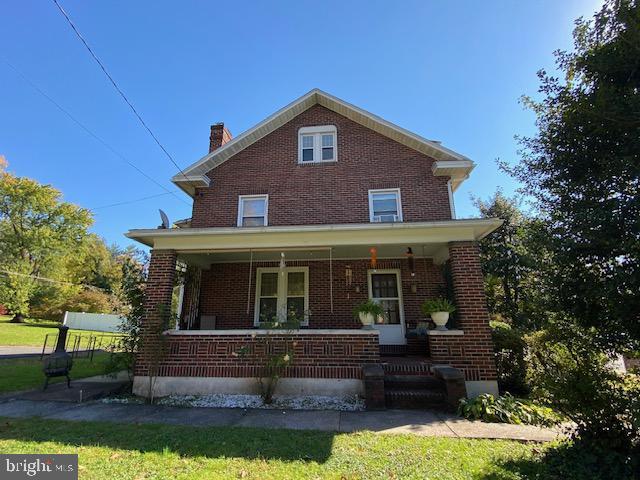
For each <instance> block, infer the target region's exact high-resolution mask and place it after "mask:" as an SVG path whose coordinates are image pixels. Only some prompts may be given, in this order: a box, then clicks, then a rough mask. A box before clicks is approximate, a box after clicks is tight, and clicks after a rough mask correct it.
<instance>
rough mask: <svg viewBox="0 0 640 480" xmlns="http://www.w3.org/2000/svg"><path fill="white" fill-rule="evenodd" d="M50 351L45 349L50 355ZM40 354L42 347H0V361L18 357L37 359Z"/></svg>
mask: <svg viewBox="0 0 640 480" xmlns="http://www.w3.org/2000/svg"><path fill="white" fill-rule="evenodd" d="M50 351H51V349H50V348H49V349H47V353H50ZM41 354H42V347H28V346H19V345H17V346H13V345H0V359H1V358H4V359H7V358H20V357H36V356H37V357H39V356H40V355H41Z"/></svg>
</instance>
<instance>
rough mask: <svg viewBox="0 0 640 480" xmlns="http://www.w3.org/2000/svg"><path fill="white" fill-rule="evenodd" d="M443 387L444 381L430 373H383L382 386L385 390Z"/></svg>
mask: <svg viewBox="0 0 640 480" xmlns="http://www.w3.org/2000/svg"><path fill="white" fill-rule="evenodd" d="M407 387H409V388H413V389H423V390H429V389H435V390H442V389H444V383H443V382H442V380H439V379H437V378H436V377H434V376H432V375H429V376H427V375H385V376H384V388H385V390H393V389H404V388H407Z"/></svg>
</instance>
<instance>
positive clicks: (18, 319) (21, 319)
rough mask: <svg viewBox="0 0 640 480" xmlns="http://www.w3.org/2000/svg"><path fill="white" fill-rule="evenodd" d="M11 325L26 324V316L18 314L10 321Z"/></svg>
mask: <svg viewBox="0 0 640 480" xmlns="http://www.w3.org/2000/svg"><path fill="white" fill-rule="evenodd" d="M9 323H24V315H22V314H21V313H16V314H15V315H14V316H13V318H12V319H11V320H10V321H9Z"/></svg>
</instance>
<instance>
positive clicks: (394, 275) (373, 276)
mask: <svg viewBox="0 0 640 480" xmlns="http://www.w3.org/2000/svg"><path fill="white" fill-rule="evenodd" d="M369 298H370V299H371V300H373V301H374V302H376V303H378V304H380V305H381V306H382V308H383V309H384V315H383V316H382V317H381V318H378V319H376V321H375V323H374V325H373V328H375V329H376V330H378V331H379V332H380V345H405V344H406V343H407V339H406V338H405V336H404V335H405V327H404V311H403V308H402V288H401V283H400V271H399V270H369Z"/></svg>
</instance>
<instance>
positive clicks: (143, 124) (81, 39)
mask: <svg viewBox="0 0 640 480" xmlns="http://www.w3.org/2000/svg"><path fill="white" fill-rule="evenodd" d="M53 3H55V4H56V7H58V10H60V13H62V15H63V16H64V18H65V19H66V20H67V23H68V24H69V26H70V27H71V28H72V29H73V31H74V32H75V34H76V36H77V37H78V38H79V39H80V41H81V42H82V44H83V45H84V46H85V48H86V49H87V50H88V51H89V53H90V54H91V56H92V57H93V59H94V60H95V61H96V63H97V64H98V65H99V66H100V68H101V69H102V71H103V72H104V74H105V75H106V76H107V78H108V79H109V81H110V82H111V84H112V85H113V87H114V88H115V89H116V91H117V92H118V93H119V94H120V96H121V97H122V99H123V100H124V101H125V103H126V104H127V105H129V108H130V109H131V111H132V112H133V114H134V115H135V116H136V117H137V118H138V120H139V121H140V123H141V124H142V126H143V127H144V128H145V129H146V130H147V132H149V135H151V137H152V138H153V140H154V141H155V142H156V143H157V144H158V146H159V147H160V148H161V149H162V151H163V152H164V153H165V155H166V156H167V158H168V159H169V160H171V163H173V164H174V165H175V167H176V168H177V169H178V170H180V173H182V176H183V177H184V178H185V179H186V180H187V181H188V180H189V179H188V177H187V175H186V174H185V173H184V172H183V171H182V168H180V165H178V164H177V163H176V161H175V160H174V159H173V157H172V156H171V154H170V153H169V152H168V151H167V149H166V148H164V146H163V145H162V144H161V143H160V140H158V137H156V136H155V134H154V133H153V132H152V131H151V129H150V128H149V127H148V126H147V124H146V123H145V121H144V120H143V119H142V117H141V116H140V114H139V113H138V111H137V110H136V109H135V107H134V106H133V104H132V103H131V102H130V101H129V99H128V98H127V96H126V95H125V94H124V92H123V91H122V90H121V89H120V87H119V86H118V84H117V83H116V81H115V80H114V79H113V77H112V76H111V74H109V72H108V71H107V68H106V67H105V66H104V64H103V63H102V62H101V61H100V59H99V58H98V56H97V55H96V54H95V53H93V50H92V49H91V47H90V46H89V44H88V43H87V41H86V40H85V39H84V37H83V36H82V35H81V34H80V31H79V30H78V29H77V28H76V26H75V25H74V23H73V21H71V18H69V15H67V12H65V11H64V9H63V8H62V6H61V5H60V4H59V3H58V0H53Z"/></svg>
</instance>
